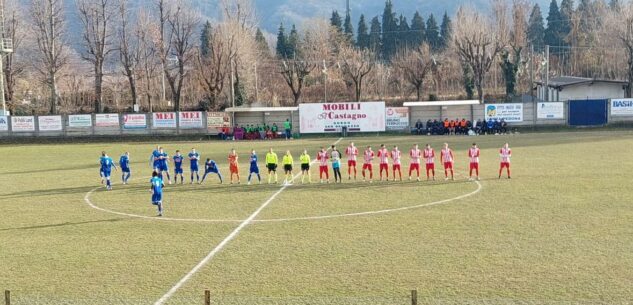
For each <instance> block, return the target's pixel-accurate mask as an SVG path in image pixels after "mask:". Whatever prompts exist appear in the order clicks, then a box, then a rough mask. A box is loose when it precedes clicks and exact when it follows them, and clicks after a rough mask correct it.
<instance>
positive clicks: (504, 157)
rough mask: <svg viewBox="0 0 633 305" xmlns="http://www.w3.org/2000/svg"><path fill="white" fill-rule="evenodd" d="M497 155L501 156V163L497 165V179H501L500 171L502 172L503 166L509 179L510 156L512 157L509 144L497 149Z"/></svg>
mask: <svg viewBox="0 0 633 305" xmlns="http://www.w3.org/2000/svg"><path fill="white" fill-rule="evenodd" d="M499 156H500V157H501V165H500V166H499V179H501V173H502V172H503V169H504V168H505V169H506V171H507V172H508V179H511V177H510V157H512V150H511V149H510V145H509V144H508V143H506V144H505V145H503V147H502V148H501V150H499Z"/></svg>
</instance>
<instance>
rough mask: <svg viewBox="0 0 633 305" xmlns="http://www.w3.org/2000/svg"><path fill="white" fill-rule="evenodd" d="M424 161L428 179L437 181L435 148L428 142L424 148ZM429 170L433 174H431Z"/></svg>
mask: <svg viewBox="0 0 633 305" xmlns="http://www.w3.org/2000/svg"><path fill="white" fill-rule="evenodd" d="M424 161H425V163H426V180H427V181H429V179H433V181H435V150H434V149H433V148H431V144H426V148H425V149H424ZM429 172H430V173H431V174H432V176H431V175H429Z"/></svg>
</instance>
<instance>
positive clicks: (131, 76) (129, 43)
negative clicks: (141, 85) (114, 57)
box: [117, 0, 146, 106]
mask: <svg viewBox="0 0 633 305" xmlns="http://www.w3.org/2000/svg"><path fill="white" fill-rule="evenodd" d="M145 35H146V34H145V33H143V31H142V30H141V28H140V26H139V22H138V21H137V22H136V23H135V24H132V23H130V11H129V7H128V0H119V30H118V35H117V36H118V37H117V39H118V40H119V48H118V51H119V60H120V62H121V66H122V67H123V74H124V75H125V77H126V78H127V81H128V84H129V87H130V96H131V98H132V106H136V105H137V104H138V90H137V85H136V78H137V75H136V74H137V68H138V65H139V63H140V62H141V55H142V50H141V39H143V38H144V37H145Z"/></svg>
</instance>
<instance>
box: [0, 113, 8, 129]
mask: <svg viewBox="0 0 633 305" xmlns="http://www.w3.org/2000/svg"><path fill="white" fill-rule="evenodd" d="M8 130H9V119H8V118H7V117H6V116H0V131H8Z"/></svg>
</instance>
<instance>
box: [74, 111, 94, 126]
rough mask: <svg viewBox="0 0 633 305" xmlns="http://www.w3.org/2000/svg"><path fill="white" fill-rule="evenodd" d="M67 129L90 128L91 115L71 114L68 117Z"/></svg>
mask: <svg viewBox="0 0 633 305" xmlns="http://www.w3.org/2000/svg"><path fill="white" fill-rule="evenodd" d="M68 127H72V128H88V127H92V115H90V114H71V115H69V116H68Z"/></svg>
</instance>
